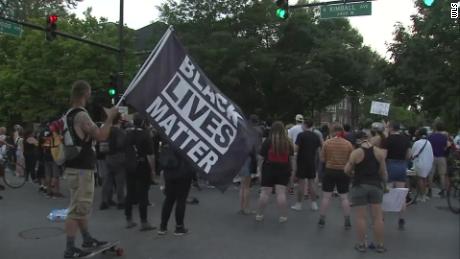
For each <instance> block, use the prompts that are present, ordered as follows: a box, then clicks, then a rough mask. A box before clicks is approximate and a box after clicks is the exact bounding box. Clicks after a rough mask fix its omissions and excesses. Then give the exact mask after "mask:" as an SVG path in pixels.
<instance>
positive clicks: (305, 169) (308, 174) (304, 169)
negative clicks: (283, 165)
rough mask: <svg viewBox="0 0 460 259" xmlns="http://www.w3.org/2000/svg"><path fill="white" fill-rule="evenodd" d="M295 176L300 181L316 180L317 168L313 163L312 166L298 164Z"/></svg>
mask: <svg viewBox="0 0 460 259" xmlns="http://www.w3.org/2000/svg"><path fill="white" fill-rule="evenodd" d="M295 176H296V177H297V178H299V179H315V178H316V166H315V163H314V162H312V163H310V164H300V163H297V171H296V173H295Z"/></svg>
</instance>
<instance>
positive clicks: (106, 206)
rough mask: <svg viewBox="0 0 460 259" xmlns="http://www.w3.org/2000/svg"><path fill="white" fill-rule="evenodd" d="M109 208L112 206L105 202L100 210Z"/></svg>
mask: <svg viewBox="0 0 460 259" xmlns="http://www.w3.org/2000/svg"><path fill="white" fill-rule="evenodd" d="M109 208H110V206H109V205H108V204H107V203H105V202H103V203H101V206H99V209H100V210H107V209H109Z"/></svg>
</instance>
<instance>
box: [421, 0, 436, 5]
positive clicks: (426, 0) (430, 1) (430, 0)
mask: <svg viewBox="0 0 460 259" xmlns="http://www.w3.org/2000/svg"><path fill="white" fill-rule="evenodd" d="M434 1H435V0H423V3H424V4H425V5H426V6H432V5H433V3H434Z"/></svg>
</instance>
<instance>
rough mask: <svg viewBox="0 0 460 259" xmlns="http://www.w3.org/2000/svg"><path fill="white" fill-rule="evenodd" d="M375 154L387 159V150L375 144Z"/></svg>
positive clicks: (377, 156)
mask: <svg viewBox="0 0 460 259" xmlns="http://www.w3.org/2000/svg"><path fill="white" fill-rule="evenodd" d="M374 154H375V157H376V158H377V159H378V160H385V150H384V149H382V148H379V147H376V146H374Z"/></svg>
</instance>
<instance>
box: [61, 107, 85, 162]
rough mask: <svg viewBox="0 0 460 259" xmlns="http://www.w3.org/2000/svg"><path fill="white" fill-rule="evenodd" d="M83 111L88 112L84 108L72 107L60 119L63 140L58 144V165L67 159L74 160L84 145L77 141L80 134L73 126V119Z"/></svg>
mask: <svg viewBox="0 0 460 259" xmlns="http://www.w3.org/2000/svg"><path fill="white" fill-rule="evenodd" d="M81 111H84V112H86V110H85V109H84V108H71V109H69V110H68V111H67V112H66V114H64V116H62V118H61V119H60V124H61V135H62V141H61V143H59V144H58V145H57V146H56V148H57V149H58V152H56V155H55V157H54V161H55V162H56V164H58V165H63V164H64V163H65V161H68V160H72V159H74V158H76V157H77V156H78V154H80V151H81V149H82V147H81V146H79V145H77V143H76V141H75V139H76V138H77V137H78V136H76V133H75V130H74V128H73V121H74V118H75V115H76V114H77V113H78V112H81Z"/></svg>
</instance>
